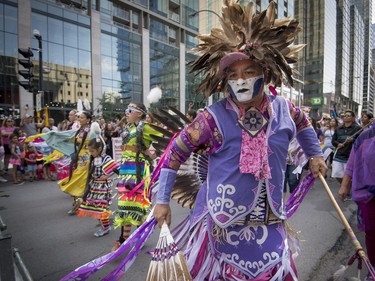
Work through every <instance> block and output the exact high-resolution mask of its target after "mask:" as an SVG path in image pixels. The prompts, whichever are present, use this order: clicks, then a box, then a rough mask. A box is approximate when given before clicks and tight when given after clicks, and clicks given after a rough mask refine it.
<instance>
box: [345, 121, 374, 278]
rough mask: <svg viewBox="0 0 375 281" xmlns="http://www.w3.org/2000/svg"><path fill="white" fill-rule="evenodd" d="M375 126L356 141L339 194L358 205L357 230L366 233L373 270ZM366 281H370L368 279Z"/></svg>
mask: <svg viewBox="0 0 375 281" xmlns="http://www.w3.org/2000/svg"><path fill="white" fill-rule="evenodd" d="M374 165H375V123H373V124H372V127H370V128H369V129H368V130H365V131H363V132H362V133H361V134H360V135H359V137H358V138H357V139H356V140H355V142H354V144H353V147H352V150H351V152H350V156H349V160H348V162H347V164H346V168H345V174H344V177H343V180H342V183H341V186H340V190H339V198H340V199H341V200H342V201H345V200H346V197H347V196H348V195H350V194H351V196H352V199H353V200H354V201H355V202H356V203H357V205H358V212H357V216H358V220H357V221H358V228H359V230H361V231H364V232H365V233H366V235H365V237H366V238H365V243H366V248H367V254H368V258H369V260H370V263H371V265H372V266H373V267H375V197H374V195H375V174H374V172H373V171H374ZM366 280H373V279H372V278H371V277H370V276H368V277H367V278H366Z"/></svg>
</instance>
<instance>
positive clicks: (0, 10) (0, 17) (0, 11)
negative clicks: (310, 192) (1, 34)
mask: <svg viewBox="0 0 375 281" xmlns="http://www.w3.org/2000/svg"><path fill="white" fill-rule="evenodd" d="M0 30H4V5H3V4H0Z"/></svg>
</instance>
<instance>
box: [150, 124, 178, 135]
mask: <svg viewBox="0 0 375 281" xmlns="http://www.w3.org/2000/svg"><path fill="white" fill-rule="evenodd" d="M149 125H150V127H151V128H152V129H154V130H155V131H158V132H159V133H161V134H163V136H166V137H169V138H172V137H173V135H174V134H173V133H171V132H170V131H168V130H166V129H164V128H162V127H160V126H157V125H155V124H149Z"/></svg>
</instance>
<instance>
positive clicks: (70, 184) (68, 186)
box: [59, 111, 92, 215]
mask: <svg viewBox="0 0 375 281" xmlns="http://www.w3.org/2000/svg"><path fill="white" fill-rule="evenodd" d="M91 120H92V117H91V114H90V113H89V112H86V111H84V112H82V113H81V114H80V115H79V123H80V128H79V129H78V130H77V132H76V133H75V134H74V137H73V138H72V141H74V154H73V155H72V162H71V163H70V167H69V176H68V177H66V178H65V179H62V180H61V181H60V182H59V186H60V188H61V190H62V191H64V192H66V193H68V194H70V195H72V196H73V197H74V202H73V207H72V209H71V210H69V212H68V214H69V215H75V214H76V211H77V209H78V208H79V205H80V204H81V203H82V195H83V192H84V189H85V186H86V180H87V175H88V171H89V160H90V153H89V150H88V148H87V144H88V142H89V140H90V136H89V134H90V126H91Z"/></svg>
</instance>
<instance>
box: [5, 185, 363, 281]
mask: <svg viewBox="0 0 375 281" xmlns="http://www.w3.org/2000/svg"><path fill="white" fill-rule="evenodd" d="M327 182H328V184H329V185H330V187H331V190H332V192H333V194H334V195H335V196H336V194H337V192H338V188H339V186H338V184H337V182H336V181H334V180H333V179H328V180H327ZM71 203H72V199H71V197H70V196H68V195H67V194H64V193H63V192H61V191H60V190H59V188H58V186H57V183H56V182H53V181H34V182H26V183H25V184H24V185H14V184H13V183H11V182H9V183H0V216H1V218H2V219H3V221H4V223H5V224H6V225H7V227H8V230H7V231H8V232H9V233H10V234H11V235H12V247H16V248H18V249H19V250H20V253H21V257H22V259H23V261H24V263H25V265H26V266H27V268H28V270H29V271H30V273H31V276H32V277H33V278H34V280H41V281H54V280H59V279H60V278H61V277H63V276H65V275H66V274H68V273H69V272H71V271H73V270H74V269H75V268H77V267H79V266H80V265H83V264H85V263H87V262H89V261H91V260H93V259H94V258H96V257H99V256H102V255H104V254H106V253H108V251H110V249H111V248H112V246H113V243H114V241H115V240H116V239H117V238H118V236H119V229H116V230H112V231H111V232H110V233H109V234H108V235H106V236H104V237H101V238H97V237H94V232H95V231H96V230H97V228H98V227H97V226H96V225H97V221H96V220H94V219H91V218H78V217H76V216H69V215H68V214H67V211H68V210H69V208H70V207H71ZM339 205H340V206H341V208H342V209H343V211H344V214H345V216H346V217H347V218H348V219H349V221H350V223H351V225H352V228H353V230H354V231H355V234H356V235H358V237H359V238H360V241H361V244H362V246H363V247H364V242H363V234H362V233H358V232H357V231H356V224H355V218H354V217H355V216H354V213H355V210H356V206H355V203H354V202H353V201H347V202H345V203H339ZM114 206H115V205H113V206H112V207H113V209H114ZM172 209H173V217H172V220H173V222H172V227H173V224H177V223H178V222H180V221H181V220H182V219H183V218H184V217H185V216H186V214H187V213H188V210H186V209H183V208H181V207H180V206H178V205H175V204H173V206H172ZM289 223H290V225H291V227H292V228H293V229H294V230H295V231H297V233H298V237H299V239H300V248H301V253H300V255H299V257H298V258H297V259H296V265H297V268H298V272H299V280H302V281H305V280H312V281H315V280H316V281H324V280H331V279H330V278H331V277H332V274H333V273H334V272H335V271H336V270H337V269H338V268H339V266H340V265H341V264H345V263H346V261H347V260H348V258H349V257H350V256H351V255H352V254H354V253H355V249H354V247H353V246H352V245H351V242H350V240H349V238H348V235H347V234H346V232H345V230H344V226H343V224H342V223H341V221H340V219H339V217H338V215H337V214H336V211H335V209H334V207H333V205H332V204H331V202H330V200H329V198H328V196H327V195H326V192H325V190H324V188H323V185H322V183H321V182H320V181H318V180H317V181H316V182H315V184H314V187H313V188H312V189H311V190H310V192H309V193H308V194H307V196H306V198H305V200H304V202H303V204H302V205H301V207H300V209H298V211H297V212H296V213H295V214H294V216H293V217H292V218H291V219H290V221H289ZM158 235H159V229H156V230H155V231H154V233H153V235H152V236H151V238H150V239H149V240H148V241H147V243H146V245H145V247H144V249H143V251H142V253H141V254H140V255H139V256H138V257H137V259H136V261H135V262H134V264H133V266H132V267H131V268H130V269H129V271H128V272H127V273H126V274H125V276H124V277H123V279H122V280H129V281H144V280H145V279H146V276H147V271H148V266H149V263H150V259H151V258H150V256H149V255H148V254H146V252H147V251H148V250H150V249H152V248H153V247H155V245H156V243H157V240H158ZM119 262H120V260H117V261H115V262H113V263H111V264H109V265H107V266H105V267H104V268H103V269H101V270H100V271H99V272H97V273H95V274H94V276H93V277H92V278H90V280H101V278H102V277H104V276H105V275H106V274H107V273H108V272H110V271H111V270H112V269H114V268H115V266H116V265H117V264H119ZM356 275H357V273H356V268H355V266H354V265H353V266H351V267H350V268H349V270H348V271H346V274H345V276H347V277H352V276H356ZM362 276H363V275H362Z"/></svg>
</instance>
